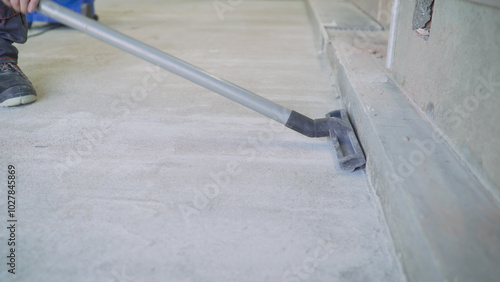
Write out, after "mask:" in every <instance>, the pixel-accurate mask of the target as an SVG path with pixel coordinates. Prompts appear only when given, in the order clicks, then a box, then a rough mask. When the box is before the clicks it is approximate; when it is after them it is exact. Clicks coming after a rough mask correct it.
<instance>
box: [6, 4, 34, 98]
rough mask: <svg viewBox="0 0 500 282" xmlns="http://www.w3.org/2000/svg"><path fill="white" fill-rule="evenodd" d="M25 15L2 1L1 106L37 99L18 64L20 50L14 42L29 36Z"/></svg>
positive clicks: (24, 40)
mask: <svg viewBox="0 0 500 282" xmlns="http://www.w3.org/2000/svg"><path fill="white" fill-rule="evenodd" d="M27 35H28V23H27V22H26V18H25V16H24V15H22V14H20V13H16V12H14V10H12V9H11V8H8V7H7V6H5V4H3V3H2V2H1V1H0V106H18V105H23V104H29V103H32V102H34V101H35V100H36V92H35V89H34V88H33V85H32V84H31V82H30V81H29V80H28V78H27V77H26V76H25V75H24V73H23V72H22V71H21V69H19V67H18V66H17V56H18V51H17V49H16V47H14V46H13V45H12V43H14V42H16V43H24V42H26V40H27V38H28V36H27Z"/></svg>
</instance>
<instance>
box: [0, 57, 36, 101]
mask: <svg viewBox="0 0 500 282" xmlns="http://www.w3.org/2000/svg"><path fill="white" fill-rule="evenodd" d="M35 100H36V91H35V88H33V85H32V84H31V82H30V81H29V79H28V77H26V75H25V74H24V73H23V72H22V71H21V69H20V68H19V67H18V66H17V65H16V64H14V63H4V64H0V106H1V107H12V106H19V105H25V104H29V103H33V102H35Z"/></svg>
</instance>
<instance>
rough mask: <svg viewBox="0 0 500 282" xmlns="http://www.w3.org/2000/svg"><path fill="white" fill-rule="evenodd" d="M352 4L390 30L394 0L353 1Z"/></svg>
mask: <svg viewBox="0 0 500 282" xmlns="http://www.w3.org/2000/svg"><path fill="white" fill-rule="evenodd" d="M350 2H352V3H354V4H355V5H356V6H358V7H359V8H360V9H361V10H363V11H364V12H366V13H367V14H368V15H370V16H371V17H372V18H374V19H375V20H377V21H378V22H379V23H380V24H382V26H383V27H384V28H385V29H387V30H388V29H389V25H390V23H391V6H392V0H376V1H374V0H351V1H350Z"/></svg>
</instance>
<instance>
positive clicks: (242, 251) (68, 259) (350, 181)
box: [0, 0, 405, 281]
mask: <svg viewBox="0 0 500 282" xmlns="http://www.w3.org/2000/svg"><path fill="white" fill-rule="evenodd" d="M224 2H225V1H224ZM233 3H234V2H233ZM97 5H98V6H97V13H98V14H99V16H100V21H101V22H102V23H104V24H106V25H109V26H111V27H113V28H116V29H118V30H120V31H123V32H125V33H127V34H129V35H131V36H133V37H136V38H138V39H140V40H143V41H146V42H148V43H150V44H151V45H154V46H156V47H158V48H160V49H162V50H165V51H168V52H170V53H171V54H173V55H176V56H179V57H181V58H183V59H185V60H187V61H189V62H191V63H193V64H196V65H199V66H201V67H203V68H205V69H206V70H208V71H211V72H213V73H215V74H217V75H219V76H222V77H223V78H226V79H229V80H231V81H234V82H235V83H237V84H240V85H242V86H244V87H247V88H249V89H250V90H254V91H256V92H258V93H261V94H262V95H263V96H265V97H267V98H269V99H271V100H274V101H276V102H279V103H282V104H284V105H285V106H288V107H292V108H295V109H297V110H299V111H301V112H303V113H304V114H307V115H310V116H312V117H322V116H323V115H324V114H325V113H326V112H328V111H331V110H332V109H335V108H338V107H339V104H338V101H336V100H335V98H334V97H335V96H336V95H335V93H333V90H332V87H331V85H330V83H329V79H328V75H327V72H326V71H325V67H324V65H323V63H322V61H321V60H320V59H319V58H318V57H317V56H316V49H315V48H314V43H313V42H314V41H313V33H312V28H311V26H310V22H309V19H308V17H307V13H306V11H305V7H304V4H303V3H302V2H299V1H265V2H264V1H255V2H254V1H243V2H241V3H240V4H239V5H238V6H236V7H233V8H234V9H232V10H231V11H227V12H226V13H224V14H220V15H218V14H217V12H216V11H215V9H214V6H213V3H212V2H211V1H169V2H164V1H153V0H147V1H141V2H140V3H139V2H137V1H123V0H120V1H118V0H113V1H100V2H99V1H98V2H97ZM220 16H221V17H220ZM20 52H21V56H22V57H21V61H20V64H21V66H22V67H23V69H24V71H25V72H26V73H27V75H28V76H29V77H30V78H31V80H32V81H33V83H34V84H35V86H36V87H37V90H38V94H39V101H38V102H37V103H35V104H33V105H29V106H26V107H20V108H9V109H0V110H1V114H0V130H1V134H0V148H1V152H2V153H1V155H0V183H3V184H2V185H3V187H2V188H1V189H0V191H3V192H2V196H1V199H2V200H1V201H0V209H1V211H2V212H1V213H0V214H1V216H0V220H1V222H2V226H4V225H6V224H7V209H8V208H7V205H6V203H7V193H8V192H7V191H8V188H7V187H6V183H7V177H8V170H7V167H8V165H14V166H15V168H16V172H15V175H16V177H17V184H16V188H15V189H16V191H17V193H16V195H15V196H16V214H15V216H16V219H17V220H18V222H17V223H16V224H17V225H16V227H17V229H16V231H15V233H14V234H15V235H16V252H15V255H16V265H15V267H16V269H15V271H16V275H12V274H10V273H8V272H7V271H8V269H9V268H10V267H9V266H7V265H6V262H7V258H6V257H7V256H8V255H9V252H10V250H9V249H8V246H7V238H8V237H9V236H10V234H11V233H8V232H9V231H8V230H7V229H6V228H5V227H2V228H1V229H0V230H1V231H0V256H1V257H2V258H3V259H2V260H1V267H0V281H280V280H282V281H404V279H405V278H404V276H403V275H402V272H401V269H400V267H399V264H398V262H397V259H396V255H395V253H394V251H393V247H392V241H391V238H390V237H389V235H388V234H387V232H386V229H385V222H384V219H383V217H382V216H381V210H380V207H379V203H378V199H377V197H376V195H375V194H374V193H373V191H372V190H371V188H370V187H369V186H368V185H367V180H366V177H365V174H364V172H363V171H358V172H355V173H352V174H344V173H341V172H338V169H337V167H336V165H335V159H334V158H333V157H332V156H333V151H332V146H331V144H330V143H328V142H327V140H311V139H307V138H305V137H302V136H300V135H299V134H296V133H294V132H292V131H287V130H286V129H283V128H282V127H281V126H279V125H276V124H274V123H270V122H269V121H268V120H267V119H266V118H264V117H261V116H259V115H258V114H255V113H253V112H251V111H249V110H246V109H244V108H242V107H240V106H238V105H235V104H234V103H233V102H231V101H229V100H225V99H223V98H221V97H219V96H217V95H215V94H212V93H209V92H208V91H206V90H204V89H202V88H199V87H197V86H194V85H192V84H191V83H189V82H187V81H185V80H183V79H180V78H177V77H175V76H173V75H170V74H167V73H165V72H162V71H159V70H155V69H154V68H150V66H149V65H148V64H147V63H144V62H142V61H140V60H138V59H136V58H134V57H132V56H131V55H128V54H124V53H122V52H121V51H117V50H115V49H114V48H113V47H108V46H106V45H104V44H102V43H100V42H97V41H95V40H93V39H91V38H89V37H87V36H86V35H84V34H81V33H79V32H76V31H73V30H69V29H65V28H61V29H56V30H53V31H50V32H48V33H46V34H44V35H41V36H38V37H33V38H31V39H30V41H29V43H28V44H26V45H24V46H20Z"/></svg>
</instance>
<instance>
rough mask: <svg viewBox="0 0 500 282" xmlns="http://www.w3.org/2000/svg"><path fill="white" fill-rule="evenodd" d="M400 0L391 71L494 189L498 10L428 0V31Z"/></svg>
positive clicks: (499, 159) (411, 5)
mask: <svg viewBox="0 0 500 282" xmlns="http://www.w3.org/2000/svg"><path fill="white" fill-rule="evenodd" d="M415 4H416V0H411V1H401V6H400V16H399V22H398V31H397V39H396V47H395V48H396V50H395V61H394V68H393V74H394V76H395V79H396V80H397V82H398V83H399V84H400V85H401V86H402V88H403V89H404V91H405V92H406V94H407V95H408V96H409V97H410V98H411V99H412V100H413V101H414V102H415V103H416V104H417V106H418V107H419V108H420V109H422V110H423V111H424V112H425V114H426V115H427V116H428V117H429V119H430V120H431V121H432V122H434V123H435V124H436V125H437V127H438V128H439V129H440V130H441V131H442V132H443V133H444V135H445V136H446V137H447V138H449V139H448V140H449V142H450V144H451V145H452V146H453V147H454V149H455V150H456V151H457V152H458V154H459V155H460V156H461V157H462V159H463V160H465V161H466V162H467V164H468V165H469V167H470V168H471V169H472V170H473V172H474V173H475V174H476V175H477V176H478V177H479V179H480V181H481V182H482V183H483V184H484V185H485V186H487V187H488V188H489V189H490V191H492V192H493V193H494V194H495V195H496V196H498V195H500V149H499V148H500V138H499V134H500V95H499V94H500V9H498V8H495V7H493V6H488V5H481V4H477V3H474V2H469V1H459V0H436V1H435V4H434V10H433V16H432V25H431V28H430V35H429V37H428V38H427V40H425V39H424V38H422V37H420V36H418V35H417V33H416V32H415V31H414V30H412V19H413V17H414V10H415Z"/></svg>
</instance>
